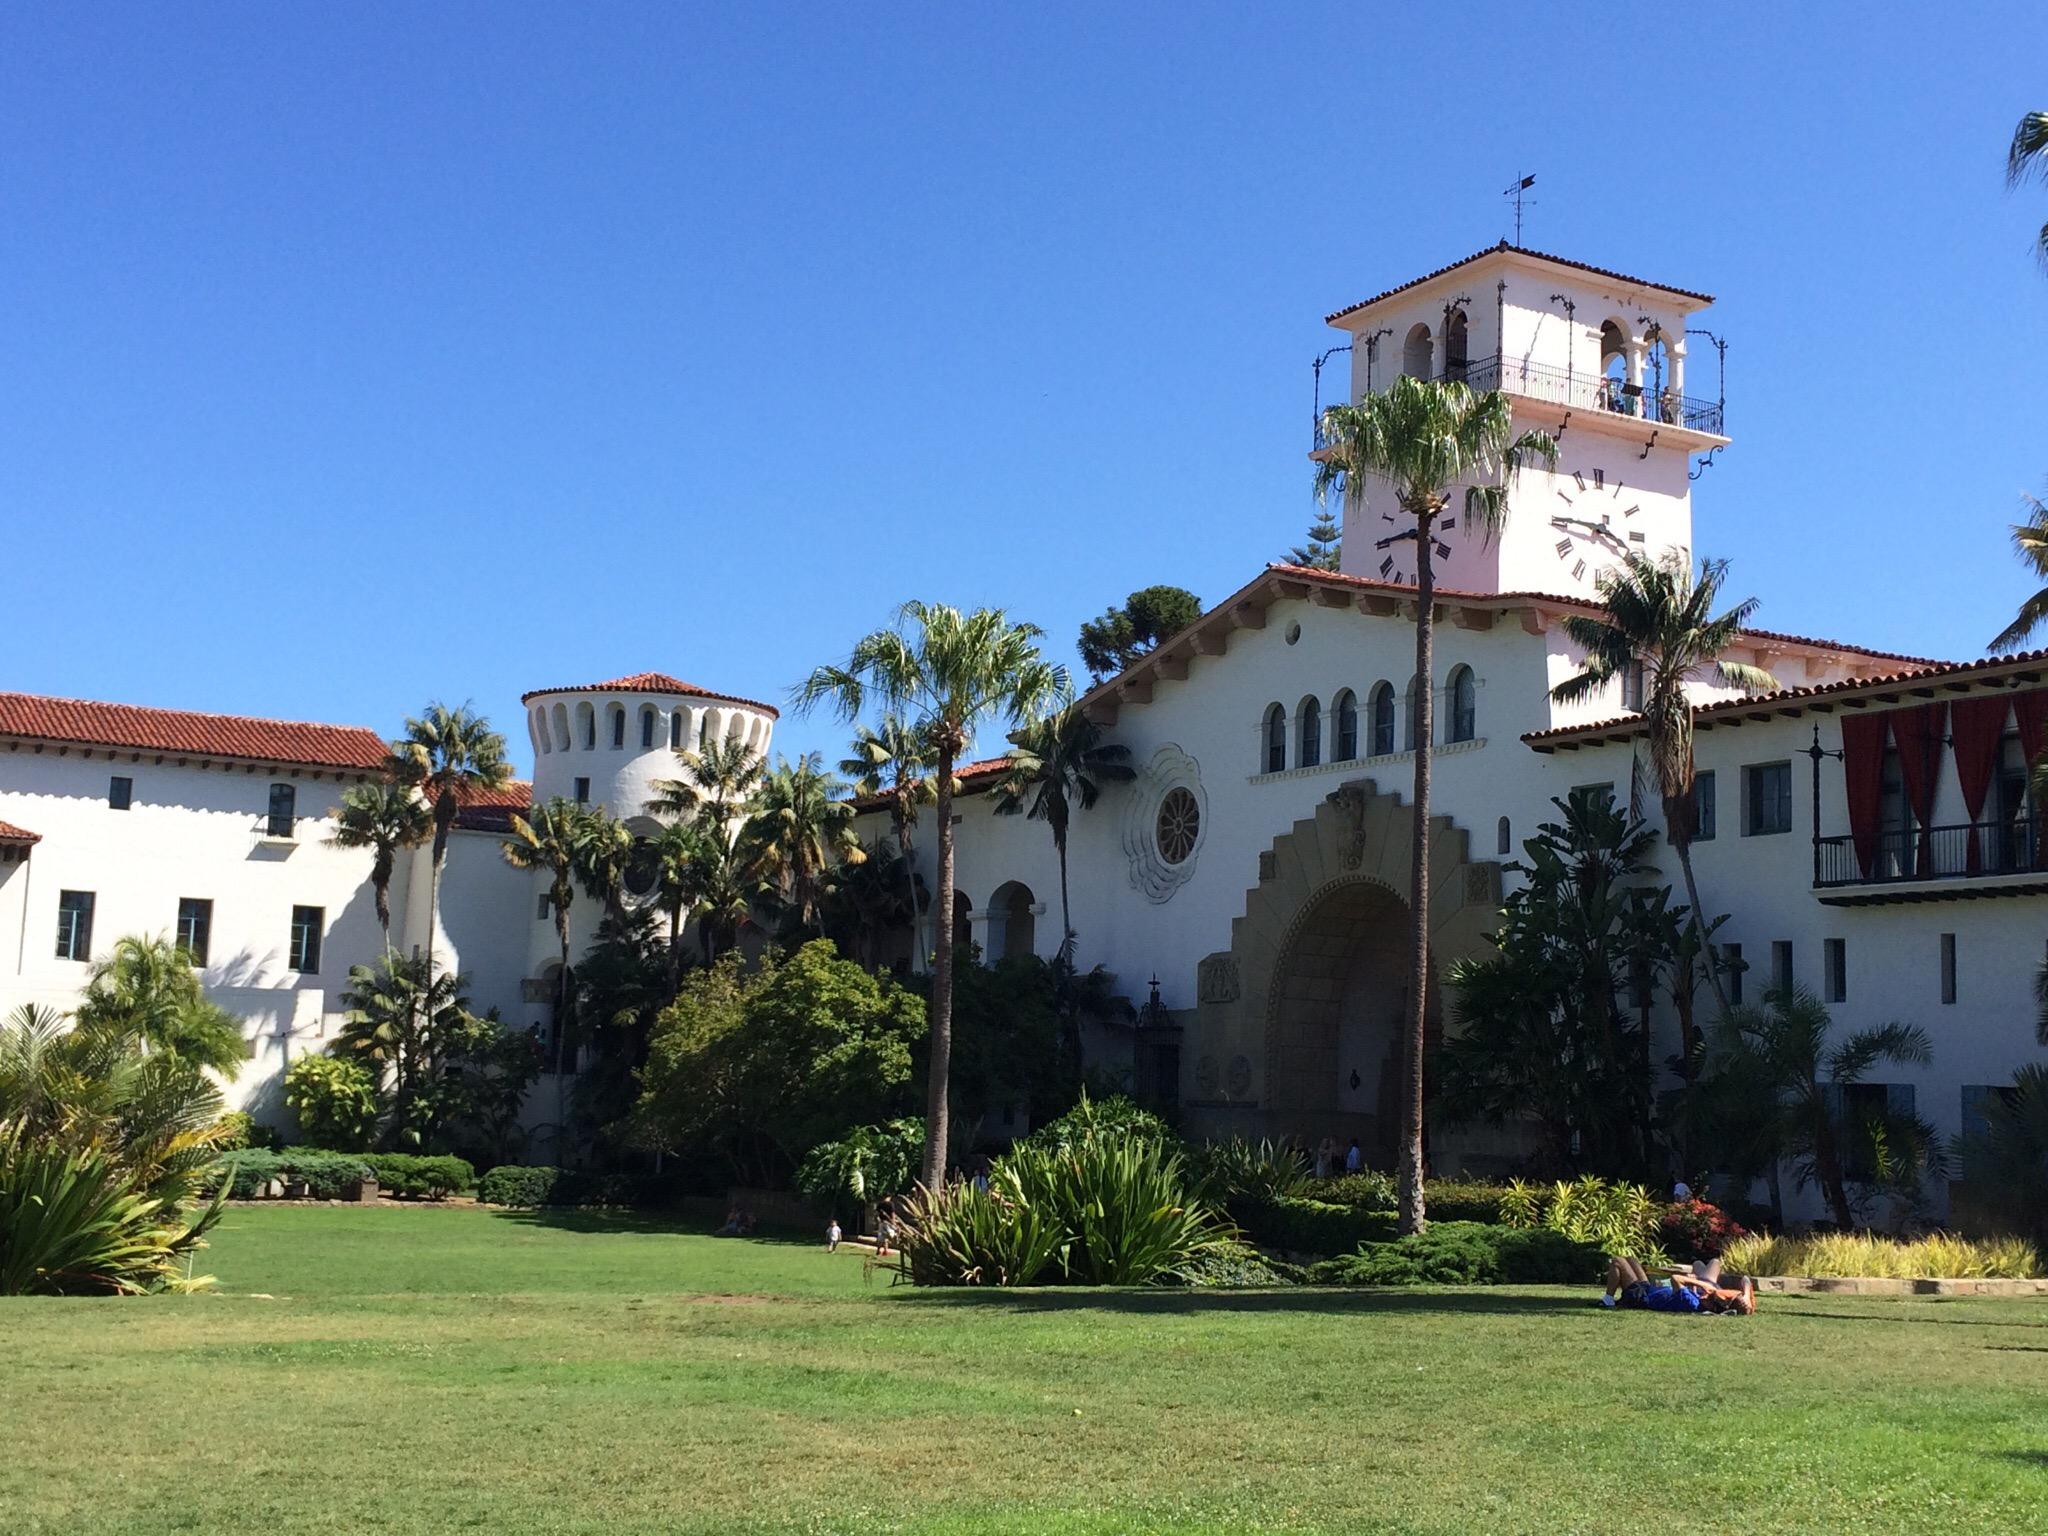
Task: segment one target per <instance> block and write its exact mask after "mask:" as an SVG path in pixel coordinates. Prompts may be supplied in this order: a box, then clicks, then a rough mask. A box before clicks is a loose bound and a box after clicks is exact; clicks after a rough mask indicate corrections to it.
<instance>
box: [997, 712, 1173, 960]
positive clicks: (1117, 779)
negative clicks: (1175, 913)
mask: <svg viewBox="0 0 2048 1536" xmlns="http://www.w3.org/2000/svg"><path fill="white" fill-rule="evenodd" d="M1010 741H1011V742H1012V744H1013V745H1012V750H1011V752H1010V760H1009V766H1008V767H1006V768H1005V769H1004V770H1003V776H1002V778H1001V779H1000V780H999V781H998V782H997V784H996V789H995V808H996V812H997V814H999V815H1004V816H1015V815H1019V814H1023V815H1026V816H1029V817H1030V818H1031V819H1032V820H1033V821H1042V822H1044V823H1045V824H1046V825H1047V826H1049V827H1051V828H1052V846H1053V850H1054V852H1056V853H1057V854H1058V855H1059V860H1060V953H1061V954H1062V955H1070V954H1071V946H1072V944H1073V942H1074V919H1073V915H1072V913H1071V912H1070V910H1069V908H1068V904H1067V828H1068V827H1069V825H1071V823H1072V821H1073V816H1074V812H1075V811H1076V810H1082V811H1086V810H1092V809H1094V806H1095V802H1096V801H1097V800H1099V799H1101V798H1102V786H1103V785H1105V784H1120V783H1124V782H1126V781H1128V780H1131V779H1134V778H1136V777H1137V776H1138V774H1137V770H1136V769H1134V768H1132V767H1131V754H1130V749H1129V748H1127V747H1120V746H1117V745H1115V744H1114V743H1105V742H1104V741H1103V739H1102V727H1101V726H1099V725H1097V724H1096V723H1095V722H1094V721H1093V720H1090V719H1089V718H1088V717H1087V716H1086V715H1085V714H1083V713H1082V712H1081V706H1080V705H1078V704H1068V705H1066V706H1065V707H1063V708H1060V709H1056V710H1054V711H1053V712H1052V713H1051V714H1049V715H1046V716H1044V717H1043V718H1042V719H1038V720H1034V721H1032V722H1031V723H1030V724H1029V725H1027V726H1025V727H1024V728H1023V729H1022V730H1020V731H1018V732H1016V733H1015V734H1014V735H1012V736H1011V737H1010Z"/></svg>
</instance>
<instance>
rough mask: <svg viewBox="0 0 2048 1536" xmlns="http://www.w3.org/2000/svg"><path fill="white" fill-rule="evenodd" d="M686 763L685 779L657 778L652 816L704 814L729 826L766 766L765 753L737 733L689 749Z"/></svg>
mask: <svg viewBox="0 0 2048 1536" xmlns="http://www.w3.org/2000/svg"><path fill="white" fill-rule="evenodd" d="M682 762H683V776H682V777H681V778H679V779H656V780H655V781H654V798H653V799H651V800H649V801H648V802H647V814H648V815H650V816H659V817H661V818H662V819H663V820H670V821H674V820H687V819H689V818H691V817H693V816H697V815H699V814H702V815H705V816H709V817H710V818H711V819H712V820H713V821H715V822H716V823H718V825H720V826H729V825H730V824H731V823H732V822H733V821H734V820H735V819H736V818H737V817H738V816H739V815H740V814H741V812H743V811H744V810H745V809H746V804H747V801H748V800H749V799H750V798H752V796H753V794H754V792H755V791H756V790H757V789H759V788H760V786H761V778H762V774H763V771H764V769H765V766H766V765H765V764H764V762H763V761H762V758H761V754H760V753H758V752H756V751H755V750H754V749H753V748H752V747H750V746H748V745H747V744H746V743H745V742H743V741H741V740H740V739H739V738H738V737H736V736H734V737H728V738H726V739H725V740H722V741H707V742H706V743H705V744H704V745H703V746H702V747H701V748H699V749H698V750H697V751H695V752H685V753H684V754H683V755H682Z"/></svg>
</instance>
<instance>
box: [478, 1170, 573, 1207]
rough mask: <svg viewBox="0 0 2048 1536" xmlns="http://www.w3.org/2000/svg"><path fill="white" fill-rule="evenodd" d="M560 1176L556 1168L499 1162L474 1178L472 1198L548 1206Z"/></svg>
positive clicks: (490, 1203) (552, 1198) (530, 1205)
mask: <svg viewBox="0 0 2048 1536" xmlns="http://www.w3.org/2000/svg"><path fill="white" fill-rule="evenodd" d="M561 1179H562V1170H561V1169H560V1168H550V1167H548V1166H546V1165H544V1164H543V1165H539V1166H532V1167H528V1166H522V1165H520V1164H517V1163H500V1164H499V1165H498V1166H497V1167H495V1168H493V1169H492V1170H491V1171H490V1172H488V1173H486V1174H485V1175H484V1176H483V1177H482V1178H481V1179H479V1180H477V1186H476V1197H477V1199H479V1200H481V1201H483V1202H484V1203H485V1204H487V1205H517V1206H527V1207H532V1206H539V1205H552V1204H554V1203H555V1201H554V1196H555V1186H556V1185H557V1184H558V1183H560V1182H561ZM565 1193H566V1191H565Z"/></svg>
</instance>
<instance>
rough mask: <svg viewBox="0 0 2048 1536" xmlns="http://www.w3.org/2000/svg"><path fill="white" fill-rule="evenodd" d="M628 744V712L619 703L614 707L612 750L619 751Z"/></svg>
mask: <svg viewBox="0 0 2048 1536" xmlns="http://www.w3.org/2000/svg"><path fill="white" fill-rule="evenodd" d="M625 745H626V712H625V711H624V710H623V709H620V708H619V707H618V706H617V705H614V706H613V707H612V750H613V751H614V752H616V751H619V750H620V749H621V748H623V747H624V746H625Z"/></svg>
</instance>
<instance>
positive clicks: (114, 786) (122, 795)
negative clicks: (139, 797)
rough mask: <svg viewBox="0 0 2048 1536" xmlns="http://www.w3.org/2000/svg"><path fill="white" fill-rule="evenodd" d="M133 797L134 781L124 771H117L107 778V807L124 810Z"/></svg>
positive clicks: (113, 809)
mask: <svg viewBox="0 0 2048 1536" xmlns="http://www.w3.org/2000/svg"><path fill="white" fill-rule="evenodd" d="M134 799H135V781H134V780H133V779H131V778H129V777H128V775H127V774H125V773H117V774H115V775H114V776H113V777H112V778H111V779H109V780H107V809H108V810H110V811H125V810H127V809H128V807H129V805H130V803H131V802H132V801H133V800H134Z"/></svg>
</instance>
